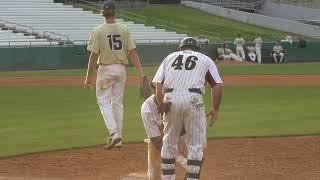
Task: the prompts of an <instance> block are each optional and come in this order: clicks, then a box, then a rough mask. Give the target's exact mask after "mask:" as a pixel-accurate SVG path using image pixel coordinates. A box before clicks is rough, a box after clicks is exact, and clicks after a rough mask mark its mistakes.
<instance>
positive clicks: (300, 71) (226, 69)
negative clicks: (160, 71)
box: [0, 63, 320, 77]
mask: <svg viewBox="0 0 320 180" xmlns="http://www.w3.org/2000/svg"><path fill="white" fill-rule="evenodd" d="M218 68H219V71H220V72H221V74H222V75H237V74H248V75H258V74H261V75H266V74H267V75H308V74H309V75H314V74H318V75H319V74H320V63H310V64H308V63H301V64H290V63H289V64H281V65H279V64H260V65H256V66H251V65H248V66H219V67H218ZM143 69H144V71H145V74H147V75H149V76H153V75H154V74H155V72H156V70H157V67H144V68H143ZM85 74H86V70H85V69H74V70H41V71H7V72H5V71H3V72H0V77H52V76H55V77H78V76H79V77H82V76H83V77H84V76H85ZM128 75H130V76H135V75H137V71H136V70H135V69H134V68H132V67H130V68H128Z"/></svg>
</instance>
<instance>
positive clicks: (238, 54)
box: [236, 47, 246, 60]
mask: <svg viewBox="0 0 320 180" xmlns="http://www.w3.org/2000/svg"><path fill="white" fill-rule="evenodd" d="M236 53H237V56H239V57H241V59H242V60H246V55H245V54H244V50H243V47H237V48H236Z"/></svg>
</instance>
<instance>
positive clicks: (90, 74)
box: [84, 52, 99, 88]
mask: <svg viewBox="0 0 320 180" xmlns="http://www.w3.org/2000/svg"><path fill="white" fill-rule="evenodd" d="M98 57H99V55H98V54H97V53H94V52H91V54H90V58H89V62H88V68H87V74H86V80H85V83H84V86H85V87H86V88H92V87H93V85H94V72H95V69H96V66H97V61H98Z"/></svg>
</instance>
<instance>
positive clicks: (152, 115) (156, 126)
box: [141, 96, 161, 138]
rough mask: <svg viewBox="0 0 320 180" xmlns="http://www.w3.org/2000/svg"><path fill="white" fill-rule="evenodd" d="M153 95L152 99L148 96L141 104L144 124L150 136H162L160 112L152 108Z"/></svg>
mask: <svg viewBox="0 0 320 180" xmlns="http://www.w3.org/2000/svg"><path fill="white" fill-rule="evenodd" d="M151 97H152V98H151V99H150V98H148V99H147V100H146V101H145V102H144V103H143V104H142V106H141V117H142V121H143V125H144V128H145V130H146V133H147V135H148V137H149V138H153V137H157V136H161V132H160V125H161V118H160V116H159V114H158V112H156V111H153V110H152V109H154V108H152V105H150V101H151V100H152V101H153V98H154V96H151Z"/></svg>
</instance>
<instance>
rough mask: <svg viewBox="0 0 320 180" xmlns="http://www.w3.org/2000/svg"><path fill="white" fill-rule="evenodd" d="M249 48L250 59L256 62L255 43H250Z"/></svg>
mask: <svg viewBox="0 0 320 180" xmlns="http://www.w3.org/2000/svg"><path fill="white" fill-rule="evenodd" d="M247 50H248V56H249V59H250V60H251V61H252V62H256V54H255V53H254V46H253V44H249V45H248V46H247Z"/></svg>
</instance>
